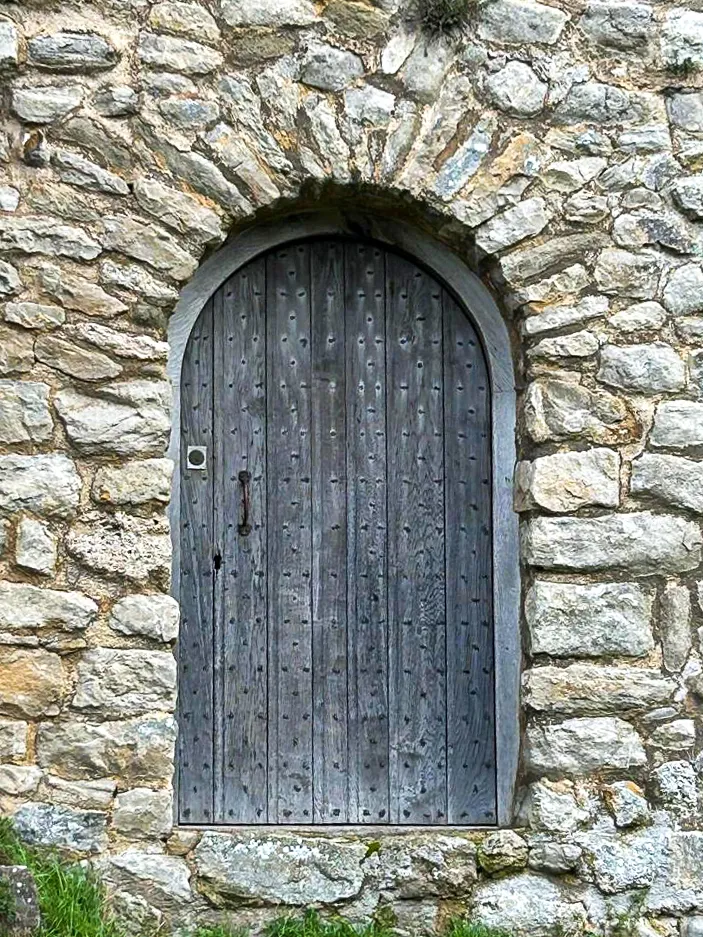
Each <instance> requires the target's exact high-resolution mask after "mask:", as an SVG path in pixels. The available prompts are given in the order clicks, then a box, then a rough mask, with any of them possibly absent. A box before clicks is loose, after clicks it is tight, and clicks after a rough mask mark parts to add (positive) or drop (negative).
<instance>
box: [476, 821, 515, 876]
mask: <svg viewBox="0 0 703 937" xmlns="http://www.w3.org/2000/svg"><path fill="white" fill-rule="evenodd" d="M476 856H477V859H478V864H479V865H480V866H481V868H482V869H483V870H484V872H488V873H489V874H492V873H495V872H516V871H519V870H520V869H524V868H525V866H526V865H527V843H526V842H525V840H524V839H523V838H522V836H519V835H518V834H517V833H516V832H515V831H514V830H499V831H498V832H496V833H491V834H490V835H489V836H487V837H486V838H485V839H484V840H483V841H482V842H481V843H479V846H478V849H477V852H476Z"/></svg>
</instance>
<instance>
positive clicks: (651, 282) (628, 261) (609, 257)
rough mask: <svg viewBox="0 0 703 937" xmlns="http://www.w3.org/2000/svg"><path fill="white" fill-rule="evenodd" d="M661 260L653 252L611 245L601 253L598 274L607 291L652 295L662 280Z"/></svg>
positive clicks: (599, 286)
mask: <svg viewBox="0 0 703 937" xmlns="http://www.w3.org/2000/svg"><path fill="white" fill-rule="evenodd" d="M659 267H660V261H659V259H658V257H657V256H655V255H652V254H633V253H631V252H630V251H625V250H621V249H620V248H615V247H613V248H607V249H606V250H604V251H601V253H600V254H599V255H598V261H597V263H596V269H595V278H596V284H597V285H598V289H599V290H601V291H602V292H603V293H608V294H614V295H617V296H621V297H622V296H627V297H632V299H651V298H652V297H653V296H654V294H655V293H656V289H657V284H658V281H659Z"/></svg>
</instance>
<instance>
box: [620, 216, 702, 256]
mask: <svg viewBox="0 0 703 937" xmlns="http://www.w3.org/2000/svg"><path fill="white" fill-rule="evenodd" d="M612 234H613V240H614V241H615V243H616V244H617V245H618V246H619V247H625V248H632V249H633V250H637V249H638V248H640V247H645V246H647V245H650V244H661V245H662V247H666V248H667V249H668V250H671V251H673V252H674V253H677V254H692V253H693V252H694V251H695V242H694V239H693V238H692V237H691V234H690V228H689V226H688V225H687V224H686V222H685V221H683V219H682V218H680V217H679V215H677V214H674V213H673V212H664V211H663V210H662V209H661V208H660V209H659V210H658V211H657V212H654V213H645V212H637V213H633V214H625V215H620V216H619V217H618V218H616V219H615V222H614V224H613V231H612Z"/></svg>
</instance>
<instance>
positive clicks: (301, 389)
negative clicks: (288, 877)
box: [266, 244, 313, 823]
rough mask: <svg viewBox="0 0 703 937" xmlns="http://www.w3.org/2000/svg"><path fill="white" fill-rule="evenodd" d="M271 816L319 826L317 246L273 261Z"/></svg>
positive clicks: (269, 296) (269, 274)
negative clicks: (313, 252) (315, 686)
mask: <svg viewBox="0 0 703 937" xmlns="http://www.w3.org/2000/svg"><path fill="white" fill-rule="evenodd" d="M266 281H267V290H266V311H267V319H268V322H267V332H268V340H267V349H268V350H267V358H268V366H267V374H268V383H267V425H268V438H267V460H268V519H267V526H268V543H269V549H268V579H269V588H268V608H269V625H268V628H269V820H270V822H272V823H312V820H313V807H312V787H313V785H312V760H313V751H312V729H313V712H312V711H313V699H312V608H311V577H312V556H311V552H312V551H311V547H312V507H311V486H312V478H311V474H312V466H311V451H310V450H311V443H310V384H311V368H310V247H309V245H307V244H300V245H291V246H290V247H286V248H282V249H280V250H277V251H274V252H273V253H272V254H270V255H269V256H268V258H267V261H266Z"/></svg>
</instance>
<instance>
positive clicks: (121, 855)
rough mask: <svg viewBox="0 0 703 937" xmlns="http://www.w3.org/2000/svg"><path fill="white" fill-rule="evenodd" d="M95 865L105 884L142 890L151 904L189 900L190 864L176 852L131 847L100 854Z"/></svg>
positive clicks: (133, 890) (130, 890) (137, 890)
mask: <svg viewBox="0 0 703 937" xmlns="http://www.w3.org/2000/svg"><path fill="white" fill-rule="evenodd" d="M96 866H97V868H98V869H99V871H100V875H101V878H102V879H103V881H104V882H105V883H106V884H107V885H108V886H109V887H111V888H116V887H120V888H126V889H127V890H128V891H129V892H130V893H132V894H135V893H136V894H137V895H139V894H140V893H143V895H145V896H146V897H148V899H149V900H150V901H151V902H153V903H154V904H159V905H162V904H166V906H169V907H170V906H171V904H172V903H173V902H176V903H177V904H178V905H181V904H184V903H189V902H191V901H193V893H192V892H191V890H190V874H191V873H190V868H189V867H188V863H187V862H186V861H185V859H181V858H180V857H179V856H166V855H161V854H159V853H154V852H142V851H141V850H140V849H136V848H131V849H126V850H125V851H124V852H118V853H113V854H112V855H110V856H105V857H101V858H100V859H99V860H98V861H97V863H96Z"/></svg>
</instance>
